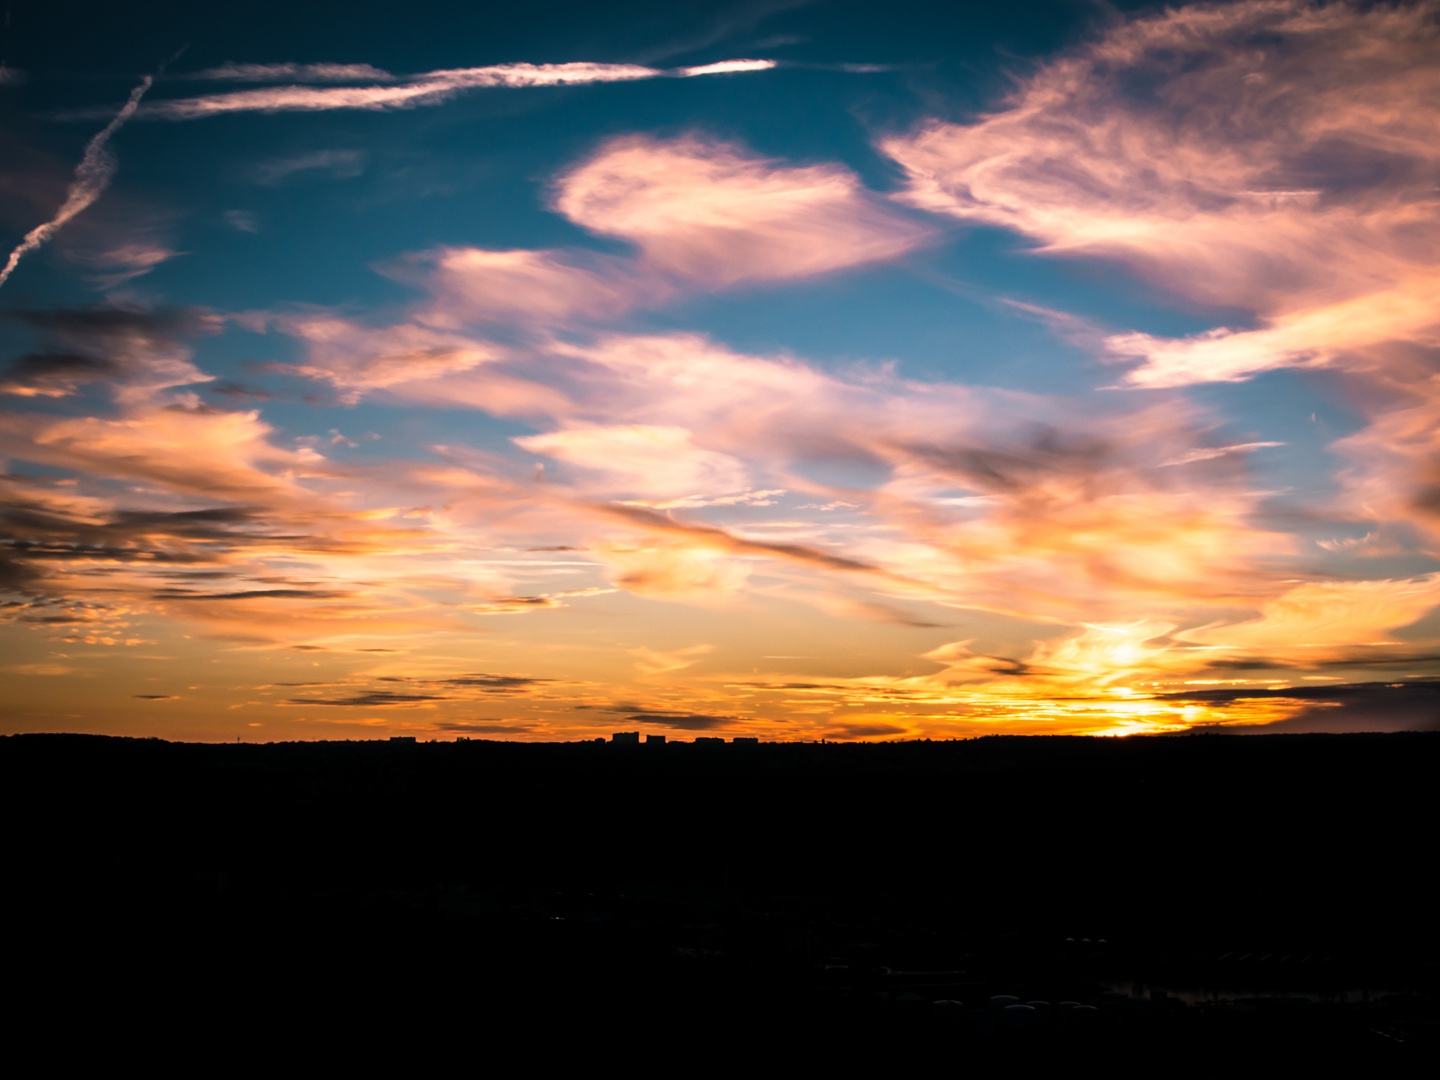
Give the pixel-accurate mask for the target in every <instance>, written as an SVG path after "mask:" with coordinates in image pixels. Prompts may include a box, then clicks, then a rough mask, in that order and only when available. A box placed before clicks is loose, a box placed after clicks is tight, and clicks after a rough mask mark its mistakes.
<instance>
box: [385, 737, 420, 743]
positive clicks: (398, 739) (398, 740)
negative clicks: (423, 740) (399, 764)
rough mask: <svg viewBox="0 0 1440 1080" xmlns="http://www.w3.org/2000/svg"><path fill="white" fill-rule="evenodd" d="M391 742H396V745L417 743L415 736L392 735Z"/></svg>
mask: <svg viewBox="0 0 1440 1080" xmlns="http://www.w3.org/2000/svg"><path fill="white" fill-rule="evenodd" d="M390 741H391V742H394V743H413V742H414V741H415V736H414V735H391V736H390Z"/></svg>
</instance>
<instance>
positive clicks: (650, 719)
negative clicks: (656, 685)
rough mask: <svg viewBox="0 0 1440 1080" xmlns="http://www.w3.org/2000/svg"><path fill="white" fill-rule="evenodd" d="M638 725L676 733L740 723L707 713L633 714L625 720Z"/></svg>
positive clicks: (735, 719)
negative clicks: (665, 728) (670, 729)
mask: <svg viewBox="0 0 1440 1080" xmlns="http://www.w3.org/2000/svg"><path fill="white" fill-rule="evenodd" d="M625 719H626V720H629V721H631V722H632V723H636V724H648V725H650V726H651V727H668V728H674V729H675V730H676V731H709V730H710V729H711V728H717V727H725V726H726V725H728V724H734V723H738V722H739V718H738V717H734V716H711V715H709V714H707V713H653V712H651V713H633V714H632V715H630V716H627V717H626V718H625Z"/></svg>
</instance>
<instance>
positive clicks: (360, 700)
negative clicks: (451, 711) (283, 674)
mask: <svg viewBox="0 0 1440 1080" xmlns="http://www.w3.org/2000/svg"><path fill="white" fill-rule="evenodd" d="M277 685H280V684H277ZM449 700H450V699H449V698H447V697H445V696H443V695H440V694H392V693H390V692H389V691H387V690H372V691H371V692H370V693H368V694H356V695H355V696H354V697H347V698H331V699H329V700H324V699H321V698H290V699H288V700H287V701H286V702H285V704H286V705H315V706H320V707H325V706H330V705H339V706H342V707H344V708H347V709H373V708H384V707H385V706H387V705H414V704H416V703H418V702H422V701H449Z"/></svg>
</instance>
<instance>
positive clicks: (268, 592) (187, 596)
mask: <svg viewBox="0 0 1440 1080" xmlns="http://www.w3.org/2000/svg"><path fill="white" fill-rule="evenodd" d="M354 595H355V594H354V593H348V592H336V591H334V590H330V589H243V590H241V591H240V592H223V593H190V592H181V591H180V590H178V589H166V590H162V591H161V592H157V593H153V594H152V597H153V599H156V600H265V599H271V600H344V599H346V598H348V597H352V596H354Z"/></svg>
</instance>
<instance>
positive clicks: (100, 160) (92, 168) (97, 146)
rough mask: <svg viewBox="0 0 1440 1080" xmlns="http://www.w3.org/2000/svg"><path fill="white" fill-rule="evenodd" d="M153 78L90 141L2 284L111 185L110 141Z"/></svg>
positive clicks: (7, 268)
mask: <svg viewBox="0 0 1440 1080" xmlns="http://www.w3.org/2000/svg"><path fill="white" fill-rule="evenodd" d="M153 81H154V79H153V78H152V77H151V76H149V75H146V76H145V77H144V78H143V79H141V80H140V85H138V86H137V87H135V89H134V90H132V91H130V98H129V100H128V101H126V102H125V105H124V107H122V108H121V110H120V111H119V112H118V113H116V114H115V118H114V119H113V120H111V121H110V123H108V124H106V125H105V127H104V128H102V129H101V130H100V132H99V133H98V134H97V135H96V136H95V137H94V138H93V139H91V140H90V142H89V143H88V144H87V145H86V147H85V154H84V156H83V157H82V158H81V159H80V164H79V165H78V166H76V168H75V179H74V180H73V181H71V183H70V190H69V191H68V192H67V193H66V195H65V202H64V203H63V204H61V206H60V209H59V211H58V212H57V213H56V214H55V216H54V217H53V218H51V219H50V220H49V221H47V222H45V223H44V224H43V225H37V226H36V227H35V228H33V229H31V230H30V231H29V232H28V233H26V235H25V239H23V240H21V241H20V244H19V246H17V247H16V248H15V250H14V251H12V252H11V253H10V258H9V260H8V261H7V262H6V263H5V269H3V270H0V285H4V284H5V282H6V281H8V280H9V279H10V275H11V274H12V273H14V272H15V267H16V266H18V265H19V263H20V260H21V259H22V258H23V257H24V256H25V255H27V254H29V253H30V252H32V251H34V250H35V249H36V248H38V247H39V246H40V245H41V244H43V243H45V241H47V240H49V239H50V238H51V237H52V236H54V235H55V234H56V233H57V232H58V231H59V230H60V228H61V227H62V226H63V225H64V224H65V223H66V222H67V221H69V220H70V219H71V218H73V217H74V216H75V215H76V214H78V213H80V211H82V210H84V209H85V208H86V207H87V206H89V205H90V204H91V203H93V202H94V201H95V200H96V199H98V198H99V197H100V196H101V194H102V193H103V192H104V191H105V189H106V188H107V187H109V186H110V178H111V177H113V176H114V175H115V167H116V161H115V155H113V154H111V153H110V151H109V150H107V149H106V144H107V143H108V142H109V141H110V136H112V135H114V134H115V132H116V131H118V130H120V125H121V124H123V123H125V121H126V120H128V119H130V117H131V116H133V115H135V110H136V109H137V108H139V105H140V98H141V97H142V96H143V95H144V93H145V91H146V90H148V89H150V84H151V83H152V82H153Z"/></svg>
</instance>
